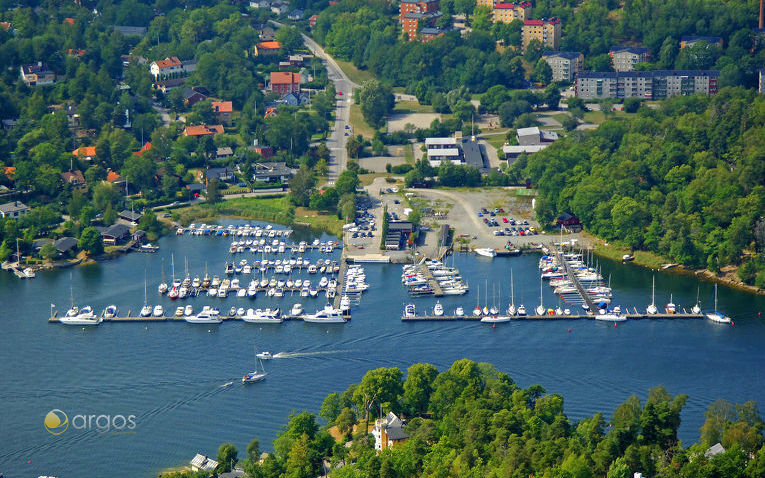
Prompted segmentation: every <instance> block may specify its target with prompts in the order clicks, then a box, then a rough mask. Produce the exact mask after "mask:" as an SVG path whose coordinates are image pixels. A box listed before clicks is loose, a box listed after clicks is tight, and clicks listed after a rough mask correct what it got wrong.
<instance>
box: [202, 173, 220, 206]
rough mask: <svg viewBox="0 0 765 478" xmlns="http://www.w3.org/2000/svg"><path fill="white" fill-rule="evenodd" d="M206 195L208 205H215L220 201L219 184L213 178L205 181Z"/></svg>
mask: <svg viewBox="0 0 765 478" xmlns="http://www.w3.org/2000/svg"><path fill="white" fill-rule="evenodd" d="M205 189H206V190H207V194H206V196H205V198H206V199H207V202H208V203H209V204H215V203H217V202H219V201H220V199H221V196H220V183H219V182H218V180H217V179H215V178H213V179H210V180H209V181H207V187H206V188H205Z"/></svg>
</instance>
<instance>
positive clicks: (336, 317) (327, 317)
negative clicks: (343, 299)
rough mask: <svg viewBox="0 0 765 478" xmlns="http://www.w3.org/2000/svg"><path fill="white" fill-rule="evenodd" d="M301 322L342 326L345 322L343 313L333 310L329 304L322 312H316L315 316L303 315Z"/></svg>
mask: <svg viewBox="0 0 765 478" xmlns="http://www.w3.org/2000/svg"><path fill="white" fill-rule="evenodd" d="M303 321H304V322H311V323H318V324H344V323H346V322H347V320H346V319H345V317H343V311H342V310H340V309H335V308H334V307H332V306H331V305H330V304H327V305H325V306H324V308H323V309H322V310H317V311H316V313H315V314H306V315H304V316H303Z"/></svg>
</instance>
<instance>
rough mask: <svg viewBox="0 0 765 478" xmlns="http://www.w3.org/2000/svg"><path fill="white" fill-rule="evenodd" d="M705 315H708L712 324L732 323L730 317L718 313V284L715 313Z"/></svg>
mask: <svg viewBox="0 0 765 478" xmlns="http://www.w3.org/2000/svg"><path fill="white" fill-rule="evenodd" d="M705 315H706V317H707V319H709V320H711V321H712V322H715V323H717V324H730V323H732V321H731V318H730V317H728V316H727V315H725V314H723V313H721V312H718V311H717V284H715V310H714V311H713V312H708V313H707V314H705Z"/></svg>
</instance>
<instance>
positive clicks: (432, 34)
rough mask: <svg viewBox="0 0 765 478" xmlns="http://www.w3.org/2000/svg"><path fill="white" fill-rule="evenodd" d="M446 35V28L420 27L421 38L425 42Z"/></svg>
mask: <svg viewBox="0 0 765 478" xmlns="http://www.w3.org/2000/svg"><path fill="white" fill-rule="evenodd" d="M444 35H446V30H444V29H443V28H438V27H424V28H422V29H420V39H421V40H422V41H423V42H428V41H430V40H432V39H434V38H438V37H442V36H444Z"/></svg>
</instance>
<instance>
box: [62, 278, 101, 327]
mask: <svg viewBox="0 0 765 478" xmlns="http://www.w3.org/2000/svg"><path fill="white" fill-rule="evenodd" d="M69 294H70V296H71V299H72V307H71V308H70V309H69V310H68V311H67V312H66V315H64V316H63V317H61V318H60V319H58V321H59V322H60V323H62V324H64V325H98V324H100V323H101V322H102V321H103V318H101V317H98V316H96V314H95V313H94V312H93V308H92V307H91V306H89V305H86V306H84V307H83V308H81V309H80V308H78V307H76V306H75V305H74V291H73V290H72V274H71V273H69Z"/></svg>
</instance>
